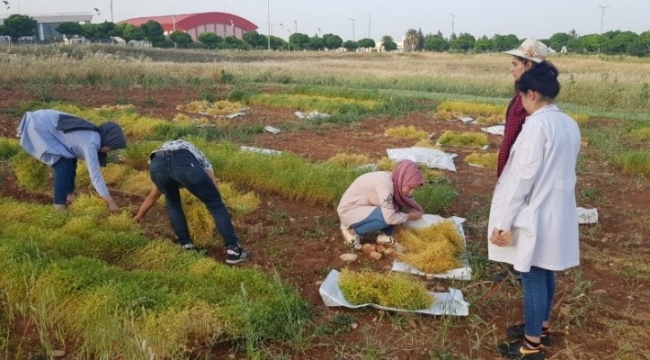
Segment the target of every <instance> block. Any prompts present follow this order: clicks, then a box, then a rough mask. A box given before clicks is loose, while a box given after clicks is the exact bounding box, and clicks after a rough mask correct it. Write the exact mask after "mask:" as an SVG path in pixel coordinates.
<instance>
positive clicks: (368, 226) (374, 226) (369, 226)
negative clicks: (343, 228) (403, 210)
mask: <svg viewBox="0 0 650 360" xmlns="http://www.w3.org/2000/svg"><path fill="white" fill-rule="evenodd" d="M350 227H351V228H353V229H354V231H355V232H356V233H357V234H358V235H359V236H363V235H365V234H367V233H369V232H373V231H377V230H381V231H383V232H384V234H386V235H388V236H392V235H393V226H392V225H388V224H386V221H385V220H384V215H383V214H382V213H381V208H380V207H379V206H377V207H376V208H375V210H373V211H372V212H371V213H370V215H368V217H367V218H365V219H363V220H361V221H359V222H358V223H356V224H353V225H352V226H350Z"/></svg>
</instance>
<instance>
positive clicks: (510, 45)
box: [492, 34, 521, 51]
mask: <svg viewBox="0 0 650 360" xmlns="http://www.w3.org/2000/svg"><path fill="white" fill-rule="evenodd" d="M520 43H521V41H520V40H519V38H518V37H517V36H516V35H513V34H509V35H499V34H495V35H494V36H493V37H492V46H493V49H494V50H496V51H506V50H512V49H516V48H517V47H518V46H519V44H520Z"/></svg>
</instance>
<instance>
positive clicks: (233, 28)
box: [230, 19, 235, 36]
mask: <svg viewBox="0 0 650 360" xmlns="http://www.w3.org/2000/svg"><path fill="white" fill-rule="evenodd" d="M230 32H231V33H232V36H235V22H234V21H232V19H230Z"/></svg>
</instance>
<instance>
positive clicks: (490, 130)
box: [481, 125, 506, 136]
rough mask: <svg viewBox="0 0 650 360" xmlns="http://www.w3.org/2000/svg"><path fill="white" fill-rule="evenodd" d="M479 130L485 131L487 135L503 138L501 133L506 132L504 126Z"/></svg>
mask: <svg viewBox="0 0 650 360" xmlns="http://www.w3.org/2000/svg"><path fill="white" fill-rule="evenodd" d="M481 130H483V131H485V132H486V133H488V134H492V135H500V136H503V133H504V132H505V130H506V126H505V125H494V126H489V127H486V128H481Z"/></svg>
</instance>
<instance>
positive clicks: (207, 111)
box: [176, 100, 242, 116]
mask: <svg viewBox="0 0 650 360" xmlns="http://www.w3.org/2000/svg"><path fill="white" fill-rule="evenodd" d="M241 107H242V105H241V103H239V102H230V101H227V100H222V101H217V102H214V103H212V102H209V101H205V100H202V101H192V102H190V103H188V104H185V105H178V106H177V107H176V110H178V111H184V112H189V113H195V114H201V115H212V116H218V115H227V114H232V113H234V112H237V111H238V110H239V109H241Z"/></svg>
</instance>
